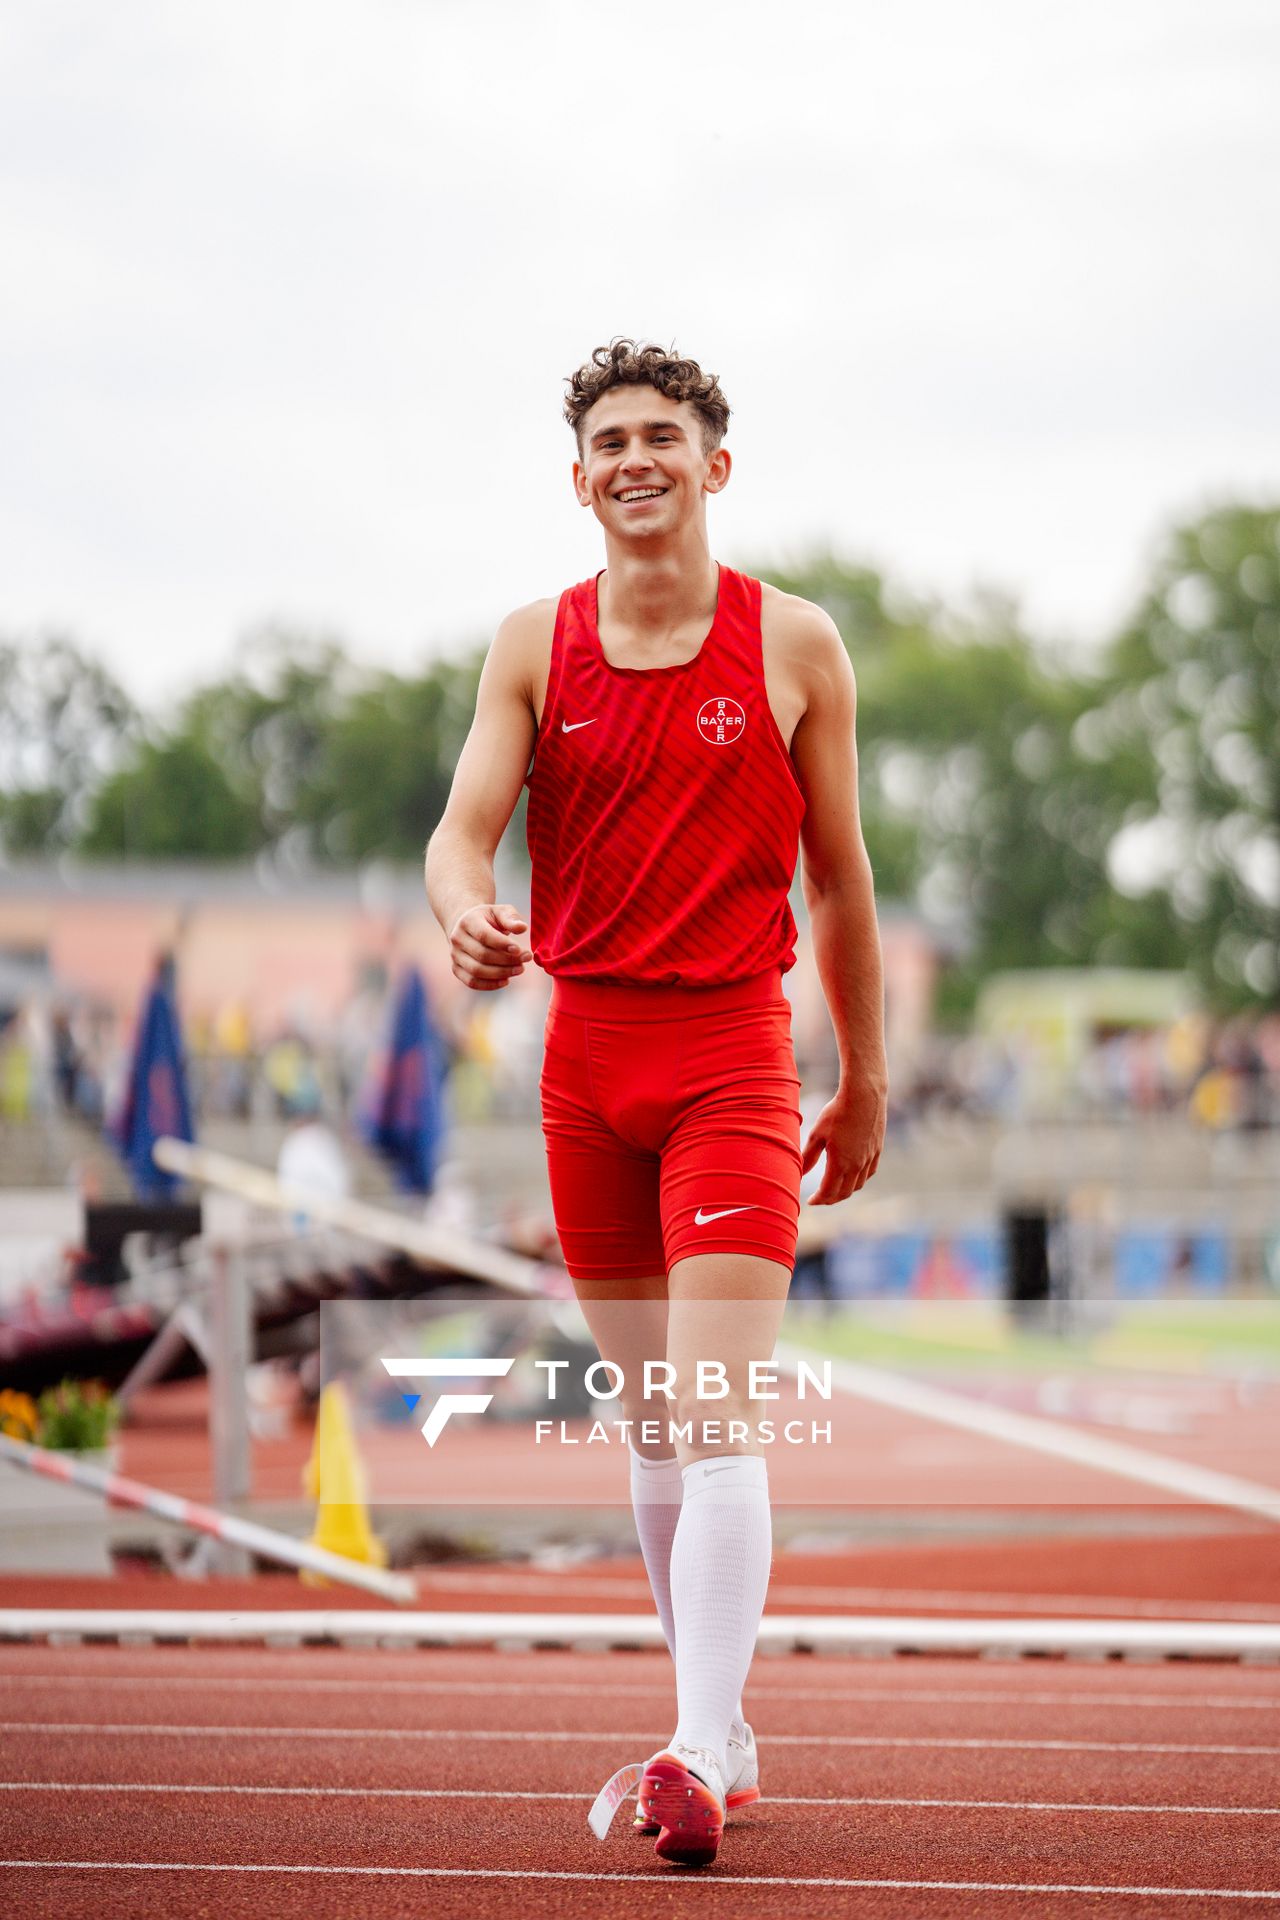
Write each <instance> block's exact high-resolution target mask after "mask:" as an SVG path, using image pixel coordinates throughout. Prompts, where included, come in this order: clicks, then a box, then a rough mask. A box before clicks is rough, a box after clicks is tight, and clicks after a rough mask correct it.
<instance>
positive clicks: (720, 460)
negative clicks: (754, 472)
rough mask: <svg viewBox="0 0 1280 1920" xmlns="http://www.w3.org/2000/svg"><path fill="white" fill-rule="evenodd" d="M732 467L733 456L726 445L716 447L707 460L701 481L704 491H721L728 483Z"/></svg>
mask: <svg viewBox="0 0 1280 1920" xmlns="http://www.w3.org/2000/svg"><path fill="white" fill-rule="evenodd" d="M732 468H733V456H732V454H731V453H730V452H729V449H728V448H727V447H717V448H716V450H715V452H714V453H713V454H712V456H711V458H710V460H708V462H707V477H706V479H705V480H704V481H703V483H702V491H703V492H704V493H723V491H724V489H725V488H726V487H727V486H728V484H729V474H730V472H731V470H732Z"/></svg>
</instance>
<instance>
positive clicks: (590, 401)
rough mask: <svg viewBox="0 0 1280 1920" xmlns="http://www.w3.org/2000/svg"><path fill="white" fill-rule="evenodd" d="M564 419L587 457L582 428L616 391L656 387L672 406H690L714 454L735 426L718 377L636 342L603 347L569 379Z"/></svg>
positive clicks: (668, 352)
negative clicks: (730, 426)
mask: <svg viewBox="0 0 1280 1920" xmlns="http://www.w3.org/2000/svg"><path fill="white" fill-rule="evenodd" d="M567 379H568V386H569V391H568V393H567V394H566V395H565V402H564V417H565V419H566V420H567V421H568V422H569V425H570V426H571V427H572V428H573V431H574V433H575V435H576V436H577V441H578V453H579V455H581V453H582V422H583V420H584V419H585V418H586V415H587V413H588V412H589V411H590V409H591V408H592V407H593V406H594V405H595V403H596V401H597V400H598V399H599V398H600V395H601V394H602V393H607V392H608V391H609V389H610V387H656V388H657V390H658V392H659V393H665V394H666V396H667V398H668V399H669V400H687V401H688V402H689V404H690V405H691V406H692V408H693V410H694V412H695V413H696V414H697V415H698V418H699V419H700V420H701V422H702V448H703V452H704V453H714V452H715V450H716V448H717V447H718V446H719V445H720V442H721V441H722V440H723V439H724V433H725V428H726V427H727V426H728V424H729V402H728V401H727V400H726V399H725V397H724V395H723V394H722V393H721V391H720V383H719V381H718V380H717V379H716V376H715V374H714V373H704V372H703V371H702V368H701V367H700V366H699V365H698V363H697V361H696V360H683V359H681V358H680V357H679V356H678V355H677V354H676V352H675V349H674V348H667V347H658V346H653V345H649V346H641V345H640V344H639V342H638V341H636V340H622V339H618V340H611V341H610V342H609V344H608V346H607V347H597V348H596V350H595V352H594V353H593V354H592V356H591V358H590V359H589V360H588V361H587V362H586V363H585V364H584V365H583V366H581V367H579V368H578V371H577V372H576V373H571V374H569V375H568V376H567Z"/></svg>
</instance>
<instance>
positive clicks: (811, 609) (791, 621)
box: [760, 580, 853, 690]
mask: <svg viewBox="0 0 1280 1920" xmlns="http://www.w3.org/2000/svg"><path fill="white" fill-rule="evenodd" d="M760 589H761V590H760V629H761V632H762V634H763V636H764V639H765V643H766V645H768V646H769V647H770V649H771V650H772V651H773V652H775V653H776V654H777V655H778V656H780V657H781V659H783V660H784V661H785V662H786V664H787V666H788V668H790V669H791V670H792V671H793V672H794V673H795V674H796V676H797V679H798V680H799V681H800V682H801V684H802V685H804V686H805V687H806V688H807V689H809V690H816V689H817V688H819V687H821V686H823V685H824V684H826V685H830V684H831V683H832V682H833V680H839V679H842V678H845V677H848V678H850V679H851V678H852V676H853V668H852V665H851V663H850V660H849V655H848V651H847V650H846V648H845V644H844V641H843V640H842V639H841V637H840V629H839V627H837V625H836V623H835V621H834V620H833V619H832V618H831V615H830V614H829V613H828V612H827V610H826V608H825V607H819V606H816V605H815V604H814V602H813V601H812V600H804V599H802V598H801V596H800V595H799V594H798V593H784V592H783V591H782V589H781V588H780V587H771V586H770V585H769V583H768V581H767V580H765V581H761V583H760Z"/></svg>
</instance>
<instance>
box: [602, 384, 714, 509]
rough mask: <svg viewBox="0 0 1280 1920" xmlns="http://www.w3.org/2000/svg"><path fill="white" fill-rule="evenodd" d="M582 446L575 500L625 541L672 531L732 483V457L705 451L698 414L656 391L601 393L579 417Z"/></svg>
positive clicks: (643, 388) (612, 390) (686, 403)
mask: <svg viewBox="0 0 1280 1920" xmlns="http://www.w3.org/2000/svg"><path fill="white" fill-rule="evenodd" d="M581 448H582V451H581V453H580V455H579V458H578V459H577V460H575V461H574V463H573V484H574V489H575V491H576V493H577V496H578V499H579V501H580V502H581V504H582V505H583V506H584V507H590V508H591V510H592V512H593V513H594V514H595V516H596V519H597V520H599V521H600V523H601V525H602V526H603V527H604V529H605V531H606V532H607V533H610V534H614V535H617V536H619V537H620V538H622V539H651V538H653V537H654V536H655V535H659V534H670V533H672V532H674V531H675V530H676V529H677V528H678V527H680V526H682V525H684V524H685V523H686V522H688V521H689V520H690V519H692V518H694V517H696V516H697V515H699V514H701V513H702V512H703V501H704V499H705V497H706V495H707V494H709V493H719V492H720V490H721V488H722V487H723V486H724V485H725V482H726V481H727V480H728V478H729V466H730V461H729V455H728V454H727V453H726V452H725V450H724V448H723V447H717V448H715V449H714V451H712V452H711V453H708V452H707V450H706V447H705V445H704V442H703V423H702V420H701V418H700V417H699V415H698V413H697V411H696V409H695V408H694V407H693V406H692V405H691V404H690V402H689V401H687V400H672V399H670V398H669V397H668V396H667V395H666V394H665V393H659V392H658V389H657V388H656V387H649V386H643V385H626V386H618V387H611V388H609V390H608V392H606V393H602V394H601V396H600V398H599V399H598V400H597V401H596V403H595V405H594V406H593V407H592V408H591V409H590V411H589V412H588V413H586V414H585V415H584V416H583V418H582V422H581Z"/></svg>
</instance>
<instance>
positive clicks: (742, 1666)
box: [671, 1453, 773, 1768]
mask: <svg viewBox="0 0 1280 1920" xmlns="http://www.w3.org/2000/svg"><path fill="white" fill-rule="evenodd" d="M682 1479H683V1481H684V1500H683V1502H682V1505H681V1508H680V1519H679V1523H678V1524H677V1527H676V1531H675V1538H674V1540H673V1541H672V1545H671V1602H672V1616H673V1618H674V1621H675V1634H676V1699H677V1702H678V1705H679V1713H680V1718H679V1723H678V1725H677V1727H676V1731H675V1736H674V1737H675V1739H676V1740H680V1741H684V1742H687V1743H688V1744H689V1745H690V1746H695V1747H710V1748H711V1750H712V1752H713V1753H715V1754H716V1755H717V1756H718V1758H719V1760H720V1765H721V1767H722V1768H723V1766H724V1764H725V1742H726V1740H727V1739H728V1736H729V1732H730V1730H731V1728H732V1726H733V1721H734V1713H735V1707H736V1708H737V1712H738V1714H739V1715H740V1714H741V1705H740V1695H741V1692H742V1686H743V1682H744V1681H745V1680H746V1677H747V1672H748V1669H749V1668H750V1666H751V1656H752V1654H753V1653H754V1652H755V1645H756V1633H757V1632H758V1630H759V1626H760V1616H761V1614H762V1613H763V1612H764V1600H765V1594H766V1592H767V1591H768V1586H769V1563H770V1559H771V1556H772V1551H773V1523H772V1519H771V1516H770V1512H769V1474H768V1469H767V1467H766V1465H765V1462H764V1460H763V1458H762V1457H761V1456H760V1455H759V1454H751V1453H737V1454H717V1455H715V1456H714V1457H712V1458H711V1459H706V1460H695V1461H694V1462H693V1463H692V1464H691V1465H689V1466H687V1467H686V1468H685V1469H684V1472H683V1475H682Z"/></svg>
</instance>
